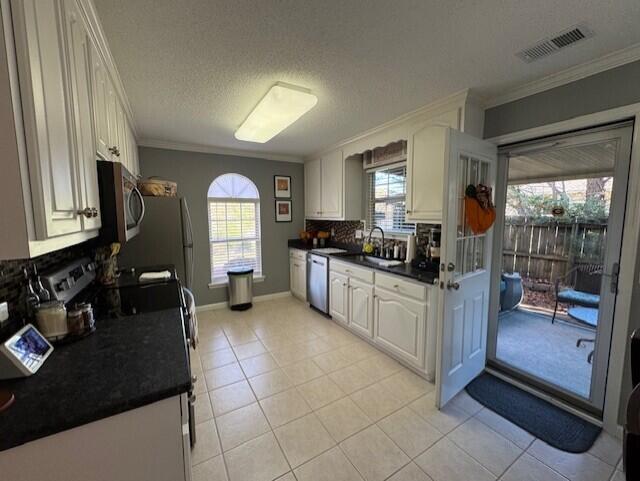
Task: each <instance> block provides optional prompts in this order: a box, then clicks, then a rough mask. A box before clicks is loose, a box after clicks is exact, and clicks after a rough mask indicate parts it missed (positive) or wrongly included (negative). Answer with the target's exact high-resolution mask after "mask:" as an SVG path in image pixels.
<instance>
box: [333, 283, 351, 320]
mask: <svg viewBox="0 0 640 481" xmlns="http://www.w3.org/2000/svg"><path fill="white" fill-rule="evenodd" d="M348 282H349V278H348V277H347V276H345V275H343V274H340V273H338V272H334V271H331V272H330V273H329V314H331V317H332V318H333V319H335V320H336V321H338V322H340V323H342V324H348V323H349V288H348V287H349V284H348Z"/></svg>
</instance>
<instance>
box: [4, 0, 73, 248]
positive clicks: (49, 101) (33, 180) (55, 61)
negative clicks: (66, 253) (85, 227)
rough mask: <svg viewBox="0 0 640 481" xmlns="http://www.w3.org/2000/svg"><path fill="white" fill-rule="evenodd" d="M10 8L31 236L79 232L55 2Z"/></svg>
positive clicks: (28, 1)
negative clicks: (32, 226)
mask: <svg viewBox="0 0 640 481" xmlns="http://www.w3.org/2000/svg"><path fill="white" fill-rule="evenodd" d="M11 7H12V14H13V26H14V29H13V30H14V34H15V43H16V54H17V58H18V69H19V78H20V94H21V101H22V113H23V120H24V130H25V132H24V133H25V137H26V147H27V156H28V160H29V176H30V187H31V197H32V202H33V214H34V216H33V221H34V223H35V231H36V236H37V237H38V238H39V239H47V238H50V237H56V236H60V235H64V234H72V233H76V232H80V231H82V219H81V217H80V215H79V214H78V211H79V210H80V191H79V185H78V179H79V178H80V175H79V174H80V173H79V171H78V170H79V167H78V162H77V153H76V152H75V150H74V145H73V142H72V139H73V137H74V130H73V108H72V102H73V99H72V95H71V91H70V89H69V79H68V76H67V70H66V68H65V63H64V60H65V55H64V52H65V46H64V44H63V41H64V40H63V38H64V37H63V35H62V28H61V27H62V24H61V22H60V17H61V15H62V12H61V9H60V5H59V3H58V2H52V1H45V2H42V1H38V0H24V1H19V2H18V1H16V2H12V4H11ZM3 15H4V13H3Z"/></svg>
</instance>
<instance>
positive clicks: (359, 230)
mask: <svg viewBox="0 0 640 481" xmlns="http://www.w3.org/2000/svg"><path fill="white" fill-rule="evenodd" d="M356 239H362V229H356Z"/></svg>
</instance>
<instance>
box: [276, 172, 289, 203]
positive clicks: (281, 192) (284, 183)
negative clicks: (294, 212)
mask: <svg viewBox="0 0 640 481" xmlns="http://www.w3.org/2000/svg"><path fill="white" fill-rule="evenodd" d="M273 189H274V195H275V197H276V199H290V198H291V177H289V176H288V175H274V176H273Z"/></svg>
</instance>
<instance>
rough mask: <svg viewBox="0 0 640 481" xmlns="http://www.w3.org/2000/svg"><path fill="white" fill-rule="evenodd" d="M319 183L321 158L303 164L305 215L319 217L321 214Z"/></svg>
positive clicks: (320, 179) (320, 181)
mask: <svg viewBox="0 0 640 481" xmlns="http://www.w3.org/2000/svg"><path fill="white" fill-rule="evenodd" d="M321 184H322V159H313V160H309V161H308V162H306V163H305V164H304V194H305V202H304V210H305V216H306V217H309V218H319V217H320V216H321V210H322V200H321V197H320V195H321V194H320V191H321Z"/></svg>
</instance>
